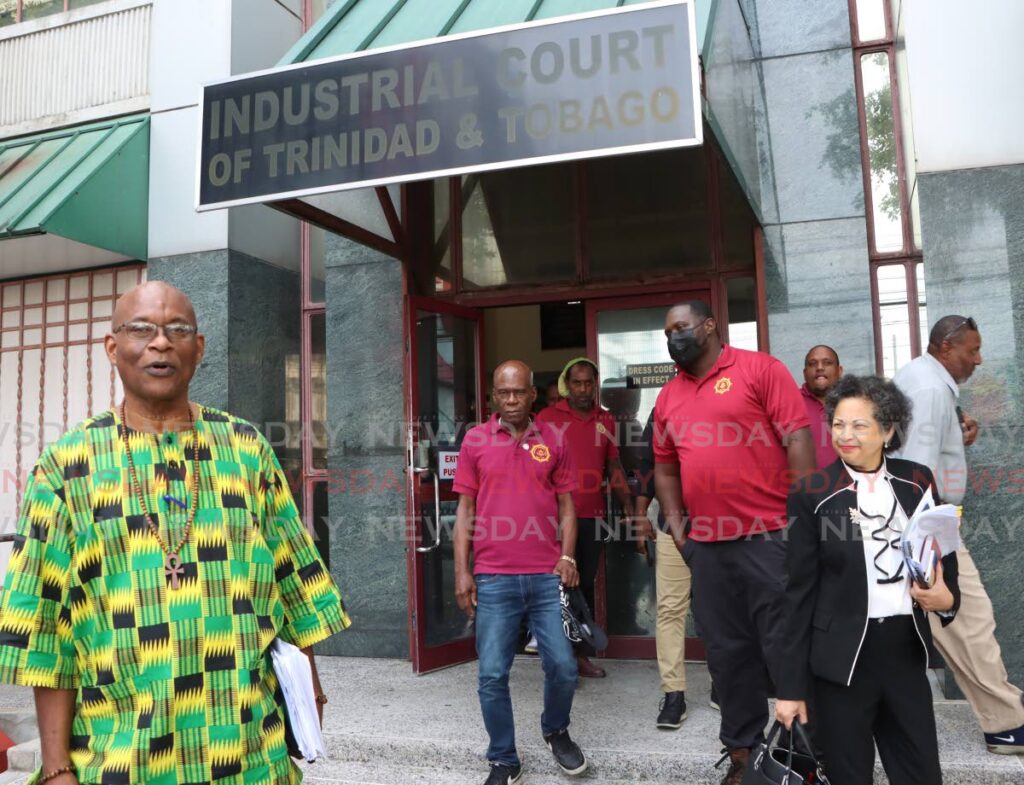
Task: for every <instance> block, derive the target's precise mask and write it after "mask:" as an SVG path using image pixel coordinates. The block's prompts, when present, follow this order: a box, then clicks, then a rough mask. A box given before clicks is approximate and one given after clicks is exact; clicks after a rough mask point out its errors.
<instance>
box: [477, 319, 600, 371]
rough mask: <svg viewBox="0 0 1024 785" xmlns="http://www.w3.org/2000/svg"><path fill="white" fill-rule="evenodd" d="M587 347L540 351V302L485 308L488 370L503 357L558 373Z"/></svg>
mask: <svg viewBox="0 0 1024 785" xmlns="http://www.w3.org/2000/svg"><path fill="white" fill-rule="evenodd" d="M583 354H586V347H585V346H580V347H579V348H578V349H556V350H551V351H546V352H544V351H541V348H540V306H538V305H517V306H512V307H509V308H488V309H487V310H485V311H484V367H485V368H486V369H487V372H488V374H489V373H490V372H491V371H492V370H493V369H494V367H495V366H496V365H497V364H498V363H500V362H503V361H504V360H522V361H523V362H524V363H526V364H527V365H529V366H530V367H531V368H532V369H533V371H534V373H536V374H543V373H544V372H551V373H555V374H557V373H558V372H560V371H561V370H562V368H563V366H564V365H565V364H566V363H567V362H569V360H571V359H573V358H574V357H579V356H580V355H583Z"/></svg>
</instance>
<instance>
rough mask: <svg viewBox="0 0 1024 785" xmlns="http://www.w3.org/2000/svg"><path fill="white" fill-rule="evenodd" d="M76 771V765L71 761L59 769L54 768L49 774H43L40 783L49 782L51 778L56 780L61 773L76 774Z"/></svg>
mask: <svg viewBox="0 0 1024 785" xmlns="http://www.w3.org/2000/svg"><path fill="white" fill-rule="evenodd" d="M74 773H75V767H74V766H72V765H71V764H70V763H69V764H67V765H66V766H61V767H60V768H59V769H54V770H53V771H51V772H50V773H49V774H44V775H43V776H42V777H41V778H40V779H39V785H43V783H44V782H49V781H50V780H55V779H57V777H59V776H60V775H61V774H74Z"/></svg>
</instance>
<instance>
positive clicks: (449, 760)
mask: <svg viewBox="0 0 1024 785" xmlns="http://www.w3.org/2000/svg"><path fill="white" fill-rule="evenodd" d="M602 665H604V666H605V667H606V668H607V669H608V672H609V676H608V678H607V679H602V680H599V681H594V680H584V681H583V682H582V683H581V685H580V688H579V690H578V691H577V693H576V700H575V703H574V708H573V716H572V727H571V730H572V735H573V738H574V739H575V740H576V741H578V742H579V743H580V745H581V746H582V748H583V750H584V752H585V753H586V755H587V758H588V760H589V761H590V763H591V770H590V771H589V772H588V774H587V776H585V777H584V778H582V779H583V780H585V781H590V782H594V783H618V782H622V783H627V782H629V783H635V784H636V785H662V783H673V785H677V784H678V783H692V784H693V785H718V783H719V782H720V781H721V778H722V776H723V775H724V773H725V771H724V767H723V768H722V769H715V768H714V764H715V763H716V762H717V760H718V759H719V757H720V752H719V750H720V743H719V741H718V731H719V723H720V719H721V715H719V714H718V712H716V711H714V710H712V709H710V708H709V707H708V705H707V701H708V692H709V689H710V680H709V678H708V675H707V670H706V669H705V668H704V667H702V666H698V665H692V666H689V665H688V667H687V677H688V679H687V680H688V682H689V684H688V686H687V691H686V697H687V703H688V705H689V718H688V719H687V720H686V722H685V723H684V724H683V727H682V728H681V729H679V730H678V731H658V730H656V729H655V727H654V717H655V715H656V714H657V707H658V699H659V698H660V696H661V693H660V691H659V689H658V674H657V666H656V664H655V663H652V662H637V661H623V660H618V661H616V660H611V661H608V660H606V661H604V662H602ZM318 666H319V670H320V678H321V682H322V683H323V686H324V691H325V692H326V693H327V694H328V695H329V696H330V703H329V704H328V705H327V706H326V711H325V715H324V726H325V729H326V731H327V732H326V740H327V744H328V752H329V753H330V754H331V756H332V760H331V761H330V762H329V764H328V765H327V766H325V767H324V768H322V769H318V768H317V766H319V764H314V765H313V766H312V767H310V769H309V772H310V774H309V777H310V778H311V779H309V780H308V781H309V782H316V783H318V785H333V783H338V784H339V785H341V783H345V785H350V784H351V785H354V784H355V783H372V784H373V785H399V783H404V782H409V781H410V780H411V781H413V782H422V783H424V785H433V783H435V782H436V783H438V784H439V785H440V783H446V784H450V785H461V783H477V784H478V785H479V783H482V782H483V781H484V779H486V776H487V764H486V761H485V759H484V751H485V749H486V746H487V738H486V734H485V733H484V730H483V725H482V722H481V719H480V708H479V704H478V702H477V696H476V666H475V664H473V663H470V664H467V665H462V666H458V667H455V668H450V669H448V670H445V671H441V672H438V673H433V674H429V675H426V676H414V675H412V674H411V673H410V670H409V665H408V663H405V662H400V661H394V660H391V661H389V660H367V659H357V658H346V659H340V658H339V659H334V658H318ZM511 681H512V685H511V687H512V701H513V706H514V709H515V718H516V740H517V746H518V749H519V753H520V755H521V756H522V759H523V764H524V770H525V772H526V782H528V783H535V784H536V785H547V784H548V783H549V782H550V783H552V784H553V783H562V785H566V783H568V782H571V779H570V778H567V777H564V776H562V775H561V774H560V773H559V772H558V770H557V769H556V767H555V764H554V762H553V761H552V759H551V755H550V753H549V752H548V750H547V749H546V748H545V747H544V746H543V744H542V742H541V739H540V729H539V727H538V725H539V723H538V718H539V717H540V713H541V709H542V706H541V696H542V694H543V676H542V673H541V670H540V664H539V663H538V662H537V660H536V658H517V660H516V663H515V666H514V667H513V672H512V679H511ZM935 715H936V724H937V726H938V735H939V749H940V755H941V762H942V769H943V775H944V781H945V782H946V783H947V785H953V784H955V783H968V782H970V783H977V782H983V783H985V785H1021V783H1024V763H1022V761H1021V760H1019V759H1018V757H1017V756H1003V755H992V754H990V753H987V752H986V751H985V747H984V744H983V741H982V734H981V732H980V731H979V730H978V727H977V725H976V723H975V720H974V717H973V715H972V714H971V711H970V707H969V706H967V704H966V703H965V702H963V701H945V700H938V701H936V704H935ZM875 782H876V783H878V784H879V785H883V783H885V782H886V779H885V776H884V774H883V773H882V771H881V767H880V765H879V766H878V767H877V774H876V778H875Z"/></svg>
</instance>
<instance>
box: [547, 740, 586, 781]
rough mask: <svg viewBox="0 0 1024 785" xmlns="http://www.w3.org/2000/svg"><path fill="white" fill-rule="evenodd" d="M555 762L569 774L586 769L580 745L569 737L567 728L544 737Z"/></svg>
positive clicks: (580, 772)
mask: <svg viewBox="0 0 1024 785" xmlns="http://www.w3.org/2000/svg"><path fill="white" fill-rule="evenodd" d="M544 743H545V744H547V745H548V749H549V750H551V754H552V755H554V756H555V763H557V764H558V766H559V768H560V769H561V770H562V771H564V772H565V773H566V774H568V775H570V776H573V777H574V776H576V775H577V774H582V773H583V772H585V771H586V770H587V759H586V758H585V757H584V756H583V750H581V749H580V745H579V744H577V743H576V742H574V741H573V740H572V739H570V738H569V730H568V729H566V730H560V731H558V732H557V733H552V734H550V735H548V736H545V737H544Z"/></svg>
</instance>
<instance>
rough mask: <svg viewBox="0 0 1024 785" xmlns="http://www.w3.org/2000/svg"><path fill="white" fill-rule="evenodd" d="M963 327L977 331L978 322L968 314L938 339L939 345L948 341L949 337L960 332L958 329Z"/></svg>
mask: <svg viewBox="0 0 1024 785" xmlns="http://www.w3.org/2000/svg"><path fill="white" fill-rule="evenodd" d="M964 327H967V328H969V329H971V330H974V331H975V332H977V331H978V323H977V322H976V321H974V317H973V316H968V317H967V318H966V319H961V320H960V321H959V322H957V325H956V327H954V328H953V329H952V330H950V331H949V332H947V333H946V334H945V335H943V336H942V340H941V341H939V344H940V345H941V344H942V343H944V342H946V341H948V340H949V339H950V338H952V337H953V336H954V335H956V334H957V333H958V332H960V330H962V329H964Z"/></svg>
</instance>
